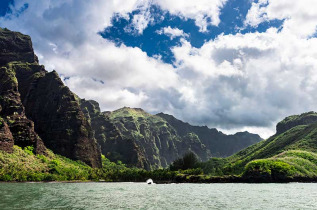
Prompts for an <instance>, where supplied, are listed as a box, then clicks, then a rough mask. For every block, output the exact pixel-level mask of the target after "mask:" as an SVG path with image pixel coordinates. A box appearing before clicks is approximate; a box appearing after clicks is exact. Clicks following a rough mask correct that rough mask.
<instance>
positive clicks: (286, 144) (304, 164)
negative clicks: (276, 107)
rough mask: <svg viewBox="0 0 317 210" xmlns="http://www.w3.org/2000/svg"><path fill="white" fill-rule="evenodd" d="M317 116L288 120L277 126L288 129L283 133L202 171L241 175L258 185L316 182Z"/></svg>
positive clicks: (309, 114)
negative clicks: (292, 180) (258, 183)
mask: <svg viewBox="0 0 317 210" xmlns="http://www.w3.org/2000/svg"><path fill="white" fill-rule="evenodd" d="M315 116H316V113H314V112H309V113H304V114H301V115H294V116H291V117H287V118H285V119H284V120H283V121H281V122H280V123H279V124H278V125H277V127H278V129H280V128H281V127H280V126H281V124H283V128H288V129H285V131H284V132H282V133H279V132H277V134H275V135H274V136H272V137H270V138H269V139H267V140H265V141H261V142H259V143H257V144H254V145H252V146H250V147H248V148H246V149H244V150H241V151H240V152H238V153H236V154H234V155H232V156H230V157H228V158H224V159H211V160H209V161H208V162H207V163H205V164H204V165H203V167H205V171H206V172H210V173H214V174H217V173H218V175H219V172H220V174H222V173H224V174H235V175H239V174H242V175H243V177H244V178H246V179H251V180H252V179H255V180H259V181H274V180H275V181H277V180H283V179H285V180H287V179H292V178H296V179H299V178H302V179H305V178H317V170H316V169H317V167H316V163H317V162H316V157H317V118H315ZM312 117H313V119H312ZM278 129H277V130H278ZM280 132H281V130H280Z"/></svg>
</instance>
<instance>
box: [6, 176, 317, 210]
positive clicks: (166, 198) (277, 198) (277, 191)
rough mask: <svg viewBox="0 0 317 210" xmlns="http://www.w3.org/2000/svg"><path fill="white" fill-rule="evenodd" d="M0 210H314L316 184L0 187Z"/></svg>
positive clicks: (316, 195)
mask: <svg viewBox="0 0 317 210" xmlns="http://www.w3.org/2000/svg"><path fill="white" fill-rule="evenodd" d="M0 209H1V210H6V209H10V210H11V209H317V184H316V183H289V184H157V185H147V184H145V183H93V182H90V183H0Z"/></svg>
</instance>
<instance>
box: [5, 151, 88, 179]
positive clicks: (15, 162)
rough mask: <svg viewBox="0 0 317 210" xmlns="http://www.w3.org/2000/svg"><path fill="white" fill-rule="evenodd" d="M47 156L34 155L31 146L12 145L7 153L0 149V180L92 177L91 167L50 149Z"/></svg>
mask: <svg viewBox="0 0 317 210" xmlns="http://www.w3.org/2000/svg"><path fill="white" fill-rule="evenodd" d="M47 153H48V154H47V156H43V155H34V154H33V152H32V148H30V147H26V148H24V149H23V150H22V149H21V148H20V147H18V146H14V152H13V153H11V154H9V153H6V152H3V151H0V180H3V181H53V180H58V181H64V180H88V179H92V178H93V177H92V174H93V173H92V172H93V169H92V168H91V167H89V166H88V165H86V164H84V163H82V162H77V161H72V160H70V159H68V158H65V157H63V156H60V155H56V154H54V153H53V152H51V151H47Z"/></svg>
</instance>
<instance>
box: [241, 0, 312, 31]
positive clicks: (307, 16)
mask: <svg viewBox="0 0 317 210" xmlns="http://www.w3.org/2000/svg"><path fill="white" fill-rule="evenodd" d="M316 10H317V1H315V0H301V1H289V0H260V1H258V2H257V3H254V2H253V3H252V7H251V9H250V10H249V12H248V14H247V18H246V21H245V24H247V25H251V26H257V25H258V24H260V23H262V22H264V21H269V20H274V19H279V20H283V19H285V23H284V25H283V28H284V29H283V30H284V31H285V32H286V31H287V32H288V33H292V34H296V35H298V36H301V37H307V36H310V35H312V34H314V33H315V32H316V26H317V21H316V19H317V12H316Z"/></svg>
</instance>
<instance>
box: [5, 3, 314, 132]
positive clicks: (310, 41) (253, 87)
mask: <svg viewBox="0 0 317 210" xmlns="http://www.w3.org/2000/svg"><path fill="white" fill-rule="evenodd" d="M10 4H11V5H12V6H11V8H12V11H11V10H10V9H9V5H10ZM316 11H317V1H316V0H301V1H289V0H279V1H276V0H199V1H197V0H186V1H184V0H173V1H171V0H94V1H87V0H76V1H69V0H54V1H51V0H41V1H34V0H11V1H8V0H2V1H0V27H7V28H8V29H10V30H14V31H20V32H22V33H25V34H28V35H30V36H31V37H32V42H33V47H34V49H35V52H36V54H37V55H38V57H39V60H40V63H41V64H43V65H45V67H46V69H47V70H49V71H51V70H53V69H55V70H56V71H57V72H58V73H59V74H60V75H61V77H62V79H63V80H64V82H65V84H66V85H68V86H69V87H70V89H71V90H72V91H74V92H75V93H76V94H78V95H79V96H80V97H81V98H86V99H94V100H96V101H98V102H99V103H100V106H101V109H102V110H104V111H106V110H110V111H111V110H115V109H118V108H121V107H123V106H129V107H141V108H143V109H144V110H146V111H148V112H150V113H153V114H155V113H158V112H165V113H168V114H172V115H174V116H175V117H177V118H179V119H181V120H183V121H186V122H190V123H192V124H195V125H207V126H209V127H216V128H218V129H221V130H222V131H224V132H227V133H233V132H236V131H244V130H248V131H249V132H254V133H259V134H261V135H262V137H268V136H269V135H272V134H273V133H274V132H275V125H276V123H277V122H278V121H280V120H282V119H283V118H284V117H286V116H288V115H292V114H299V113H302V112H307V111H311V110H315V111H316V110H317V106H316V104H317V97H316V92H317V71H316V69H317V38H316V36H317V30H316V29H317V13H316Z"/></svg>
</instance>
